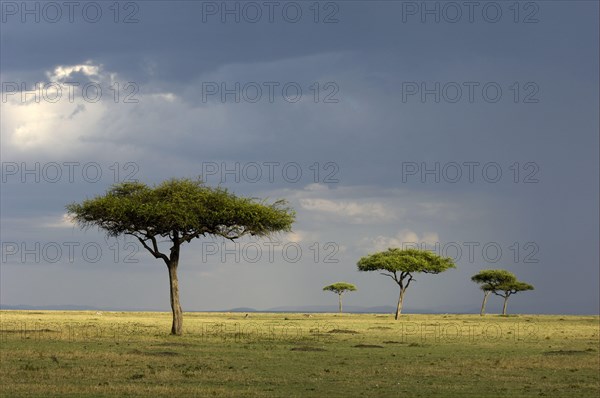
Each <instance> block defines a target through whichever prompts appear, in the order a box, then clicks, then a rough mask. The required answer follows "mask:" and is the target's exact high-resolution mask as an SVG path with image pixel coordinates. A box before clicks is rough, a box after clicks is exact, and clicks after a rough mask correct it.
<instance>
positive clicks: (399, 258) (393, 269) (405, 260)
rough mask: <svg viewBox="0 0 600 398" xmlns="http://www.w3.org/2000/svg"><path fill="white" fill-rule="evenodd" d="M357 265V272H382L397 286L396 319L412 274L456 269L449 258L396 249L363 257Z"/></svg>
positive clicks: (430, 252)
mask: <svg viewBox="0 0 600 398" xmlns="http://www.w3.org/2000/svg"><path fill="white" fill-rule="evenodd" d="M357 265H358V270H359V271H384V272H381V274H382V275H385V276H388V277H390V278H392V279H393V280H394V281H395V282H396V283H397V284H398V286H399V287H400V296H399V298H398V306H397V308H396V316H395V318H396V319H398V316H399V315H400V312H401V311H402V305H403V301H404V293H405V291H406V289H407V288H408V286H409V285H410V283H411V282H412V281H413V279H414V278H413V274H414V273H418V272H422V273H427V274H439V273H440V272H444V271H446V270H448V269H450V268H455V267H456V266H455V265H454V261H453V260H452V259H451V258H450V257H441V256H438V255H437V254H435V253H433V252H432V251H429V250H419V249H398V248H389V249H388V250H386V251H383V252H378V253H374V254H370V255H368V256H365V257H363V258H361V259H360V260H359V261H358V263H357Z"/></svg>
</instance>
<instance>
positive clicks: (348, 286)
mask: <svg viewBox="0 0 600 398" xmlns="http://www.w3.org/2000/svg"><path fill="white" fill-rule="evenodd" d="M323 290H325V291H330V292H334V293H338V294H340V293H344V292H346V291H348V292H353V291H355V290H356V286H355V285H353V284H352V283H347V282H337V283H332V284H331V285H327V286H325V287H324V288H323Z"/></svg>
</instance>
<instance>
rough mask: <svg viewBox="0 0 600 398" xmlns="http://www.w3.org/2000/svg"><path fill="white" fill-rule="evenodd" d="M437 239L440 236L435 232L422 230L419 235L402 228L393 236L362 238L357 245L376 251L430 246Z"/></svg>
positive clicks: (438, 239) (437, 240)
mask: <svg viewBox="0 0 600 398" xmlns="http://www.w3.org/2000/svg"><path fill="white" fill-rule="evenodd" d="M439 241H440V238H439V236H438V234H437V233H436V232H424V233H423V234H421V236H419V234H418V233H416V232H414V231H411V230H409V229H403V230H401V231H400V232H398V233H397V234H396V235H395V236H383V235H379V236H376V237H374V238H368V237H367V238H363V239H362V240H361V241H360V242H359V246H361V247H362V248H364V249H365V250H366V251H368V252H377V251H383V250H387V249H388V248H390V247H397V248H408V247H415V246H418V247H421V246H427V247H430V246H432V245H434V244H435V243H436V242H439Z"/></svg>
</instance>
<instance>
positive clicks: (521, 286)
mask: <svg viewBox="0 0 600 398" xmlns="http://www.w3.org/2000/svg"><path fill="white" fill-rule="evenodd" d="M533 289H534V288H533V285H530V284H529V283H525V282H521V281H510V282H506V283H503V284H502V285H500V286H497V287H496V288H495V289H494V290H492V293H494V294H495V295H497V296H500V297H503V298H504V305H503V306H502V315H506V305H507V304H508V298H509V297H510V296H511V295H513V294H515V293H518V292H523V291H526V290H533Z"/></svg>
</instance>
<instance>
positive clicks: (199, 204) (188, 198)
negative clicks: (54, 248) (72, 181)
mask: <svg viewBox="0 0 600 398" xmlns="http://www.w3.org/2000/svg"><path fill="white" fill-rule="evenodd" d="M67 210H68V211H69V213H70V214H71V215H72V216H73V218H74V220H75V221H77V222H78V223H79V224H80V225H82V226H98V227H100V228H102V229H103V230H105V231H106V232H107V233H108V234H109V235H111V236H118V235H121V234H129V235H133V236H136V237H142V238H145V237H149V236H161V237H167V236H168V237H171V238H176V239H179V241H181V242H189V241H190V240H191V239H193V238H197V237H199V236H204V235H216V236H222V237H224V238H228V239H231V238H233V239H236V238H240V237H242V236H244V235H248V234H249V235H256V236H267V235H269V234H271V233H273V232H278V231H290V229H291V225H292V223H293V221H294V212H293V211H292V210H291V209H289V208H287V207H286V202H285V201H284V200H279V201H276V202H275V203H273V204H271V205H267V204H265V203H264V202H257V201H256V200H255V199H253V198H244V197H238V196H236V195H234V194H232V193H230V192H228V191H227V190H226V189H222V188H212V187H209V186H206V185H204V184H203V183H202V181H200V180H190V179H171V180H167V181H164V182H163V183H161V184H159V185H157V186H155V187H149V186H147V185H146V184H143V183H140V182H125V183H121V184H117V185H115V186H113V187H112V188H111V189H110V190H109V191H108V192H107V193H106V194H105V195H103V196H98V197H95V198H93V199H88V200H85V201H84V202H83V203H81V204H76V203H73V204H70V205H68V206H67Z"/></svg>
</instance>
